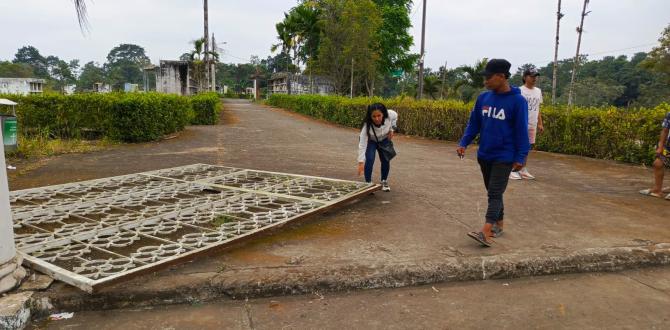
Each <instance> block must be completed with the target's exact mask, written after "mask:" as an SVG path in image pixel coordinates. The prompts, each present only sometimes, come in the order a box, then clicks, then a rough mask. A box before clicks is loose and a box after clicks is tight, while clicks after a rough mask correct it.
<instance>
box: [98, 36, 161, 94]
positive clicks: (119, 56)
mask: <svg viewBox="0 0 670 330" xmlns="http://www.w3.org/2000/svg"><path fill="white" fill-rule="evenodd" d="M149 63H150V61H149V58H148V57H147V55H146V54H145V52H144V48H142V47H140V46H138V45H133V44H121V45H119V46H116V47H114V48H112V50H110V51H109V54H108V55H107V63H105V71H107V72H108V75H107V79H108V82H109V83H110V85H112V88H114V89H116V90H118V89H122V88H123V84H124V83H127V82H128V83H134V84H140V83H142V78H143V76H142V68H143V67H144V66H146V65H148V64H149Z"/></svg>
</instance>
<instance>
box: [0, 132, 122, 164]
mask: <svg viewBox="0 0 670 330" xmlns="http://www.w3.org/2000/svg"><path fill="white" fill-rule="evenodd" d="M117 144H118V143H117V142H114V141H112V140H110V139H101V140H81V139H52V138H49V137H48V136H47V135H43V134H40V135H35V136H30V137H26V136H23V135H19V137H18V149H17V150H16V151H13V152H10V153H8V154H7V159H8V160H17V159H30V160H32V159H38V158H44V157H51V156H56V155H62V154H70V153H86V152H92V151H98V150H103V149H106V148H109V147H110V146H113V145H117Z"/></svg>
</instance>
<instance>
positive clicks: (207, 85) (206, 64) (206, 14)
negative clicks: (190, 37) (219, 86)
mask: <svg viewBox="0 0 670 330" xmlns="http://www.w3.org/2000/svg"><path fill="white" fill-rule="evenodd" d="M203 4H204V12H205V34H204V35H205V82H206V83H205V88H204V89H205V90H209V18H208V9H207V0H203Z"/></svg>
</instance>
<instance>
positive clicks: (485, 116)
mask: <svg viewBox="0 0 670 330" xmlns="http://www.w3.org/2000/svg"><path fill="white" fill-rule="evenodd" d="M510 67H511V64H510V63H509V62H508V61H506V60H503V59H492V60H490V61H489V62H488V63H486V68H485V69H484V72H482V74H483V75H484V79H485V80H484V85H485V86H486V88H487V89H488V90H489V91H487V92H484V93H482V94H480V95H479V97H477V101H476V102H475V106H474V108H473V109H472V112H471V113H470V120H469V121H468V126H467V128H466V129H465V134H464V135H463V137H462V138H461V141H460V142H459V144H458V148H457V149H456V152H457V153H458V155H459V156H460V157H461V158H463V157H464V156H465V149H466V148H467V147H468V145H469V144H470V143H472V140H474V138H475V137H476V136H477V135H478V134H479V151H478V152H477V162H479V168H480V169H481V171H482V176H483V178H484V186H485V187H486V191H487V192H488V209H487V210H486V222H485V223H484V227H483V228H482V229H481V231H479V232H474V231H473V232H469V233H468V236H469V237H470V238H472V239H474V240H476V241H477V242H479V243H480V244H481V245H483V246H487V247H489V246H491V240H490V239H489V238H490V237H499V236H500V235H502V233H503V220H504V211H505V207H504V204H503V194H504V193H505V189H506V188H507V183H508V181H509V174H510V172H511V171H512V169H514V170H517V171H518V170H521V169H522V168H523V163H524V161H525V159H526V157H527V156H528V150H529V148H530V144H529V142H528V104H527V103H526V99H524V98H523V96H521V91H520V90H519V88H517V87H512V86H510V84H509V81H508V79H509V77H510V72H509V69H510Z"/></svg>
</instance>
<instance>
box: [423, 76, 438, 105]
mask: <svg viewBox="0 0 670 330" xmlns="http://www.w3.org/2000/svg"><path fill="white" fill-rule="evenodd" d="M441 84H442V82H441V81H440V78H438V77H437V76H436V75H429V76H424V77H423V93H424V94H425V95H429V96H430V97H431V98H432V99H433V100H435V99H436V98H437V95H438V93H439V92H440V85H441Z"/></svg>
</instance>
